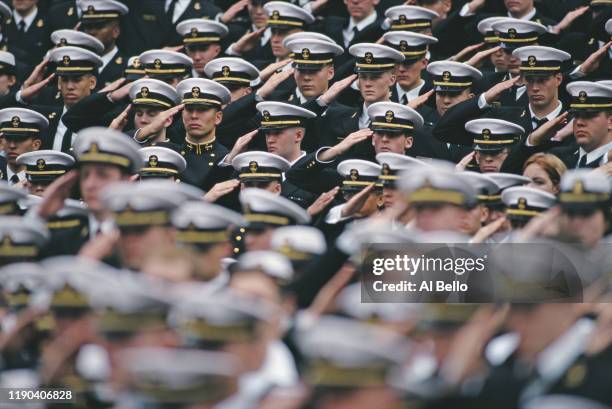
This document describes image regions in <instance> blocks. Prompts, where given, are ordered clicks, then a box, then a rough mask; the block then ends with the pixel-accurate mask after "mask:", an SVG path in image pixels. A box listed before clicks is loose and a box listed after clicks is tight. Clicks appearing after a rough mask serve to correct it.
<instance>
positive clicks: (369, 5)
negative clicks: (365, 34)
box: [344, 0, 380, 21]
mask: <svg viewBox="0 0 612 409" xmlns="http://www.w3.org/2000/svg"><path fill="white" fill-rule="evenodd" d="M379 1H380V0H344V4H346V9H347V11H348V13H349V15H350V16H351V17H353V19H355V20H356V21H361V20H363V19H364V18H366V17H367V16H369V15H370V14H371V13H372V11H373V10H374V7H375V6H376V5H377V4H378V3H379Z"/></svg>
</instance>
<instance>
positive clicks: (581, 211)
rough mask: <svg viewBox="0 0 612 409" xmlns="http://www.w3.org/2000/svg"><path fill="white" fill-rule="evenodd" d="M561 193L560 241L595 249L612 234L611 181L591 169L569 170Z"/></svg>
mask: <svg viewBox="0 0 612 409" xmlns="http://www.w3.org/2000/svg"><path fill="white" fill-rule="evenodd" d="M559 190H560V192H559V204H560V206H561V214H562V215H561V220H560V226H561V232H560V234H561V237H562V238H563V239H565V240H567V241H570V242H574V243H580V244H582V245H584V246H586V247H593V246H595V245H596V244H597V243H598V242H599V241H600V240H601V239H602V238H603V237H604V236H605V235H607V234H608V233H609V232H610V181H609V180H608V178H607V177H606V176H605V175H603V174H602V173H597V172H596V173H593V172H591V171H589V170H588V169H577V170H569V171H567V172H566V173H565V174H564V175H563V177H562V178H561V184H560V187H559Z"/></svg>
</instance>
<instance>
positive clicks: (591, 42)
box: [589, 37, 595, 45]
mask: <svg viewBox="0 0 612 409" xmlns="http://www.w3.org/2000/svg"><path fill="white" fill-rule="evenodd" d="M593 44H595V37H591V39H590V40H589V45H593Z"/></svg>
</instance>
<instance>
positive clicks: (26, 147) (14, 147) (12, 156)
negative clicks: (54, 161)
mask: <svg viewBox="0 0 612 409" xmlns="http://www.w3.org/2000/svg"><path fill="white" fill-rule="evenodd" d="M2 139H3V140H4V149H5V151H6V159H7V162H8V164H9V165H11V166H13V167H14V166H15V162H16V160H17V157H18V156H19V155H21V154H23V153H27V152H32V151H37V150H39V149H40V144H41V140H40V139H33V138H13V137H6V136H5V137H3V138H2Z"/></svg>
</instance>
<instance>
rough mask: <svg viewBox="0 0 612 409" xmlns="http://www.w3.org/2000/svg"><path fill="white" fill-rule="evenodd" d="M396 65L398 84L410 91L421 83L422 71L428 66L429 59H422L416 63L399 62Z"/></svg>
mask: <svg viewBox="0 0 612 409" xmlns="http://www.w3.org/2000/svg"><path fill="white" fill-rule="evenodd" d="M395 67H396V71H395V75H396V76H397V82H398V84H400V86H401V87H402V88H403V89H405V90H406V91H409V90H411V89H412V88H414V87H416V86H418V85H419V82H420V81H421V71H423V70H424V69H425V68H426V67H427V60H426V59H422V60H419V61H417V62H415V63H414V64H397V65H396V66H395Z"/></svg>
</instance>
